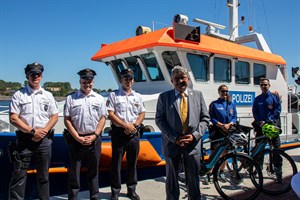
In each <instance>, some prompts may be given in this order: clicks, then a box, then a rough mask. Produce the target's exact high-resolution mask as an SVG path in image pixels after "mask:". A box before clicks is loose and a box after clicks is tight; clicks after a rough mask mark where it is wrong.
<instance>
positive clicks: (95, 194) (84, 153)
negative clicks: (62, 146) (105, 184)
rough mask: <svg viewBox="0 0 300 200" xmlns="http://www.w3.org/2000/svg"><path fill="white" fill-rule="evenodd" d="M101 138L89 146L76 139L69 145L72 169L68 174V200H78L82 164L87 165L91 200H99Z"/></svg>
mask: <svg viewBox="0 0 300 200" xmlns="http://www.w3.org/2000/svg"><path fill="white" fill-rule="evenodd" d="M101 141H102V139H101V137H97V139H96V140H95V141H94V142H93V143H92V144H91V145H89V146H84V145H82V144H80V143H79V142H77V141H76V140H75V139H74V141H73V142H71V143H70V144H69V157H70V167H69V172H68V179H69V185H68V199H77V196H78V193H79V190H80V169H81V164H82V162H85V163H86V165H87V168H88V170H87V181H88V187H89V192H90V199H95V200H96V199H99V179H98V172H99V162H100V155H101Z"/></svg>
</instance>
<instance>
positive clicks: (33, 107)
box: [10, 86, 58, 128]
mask: <svg viewBox="0 0 300 200" xmlns="http://www.w3.org/2000/svg"><path fill="white" fill-rule="evenodd" d="M10 112H11V113H15V114H18V115H19V117H20V119H21V120H22V121H23V122H25V123H26V124H27V125H29V126H30V127H32V128H44V127H45V126H46V125H47V123H48V122H49V119H50V118H51V116H52V115H54V114H57V113H58V109H57V105H56V103H55V100H54V98H53V95H52V94H51V93H50V92H48V91H46V90H44V89H43V88H40V89H39V90H36V91H34V90H33V89H32V88H31V87H29V86H26V87H24V88H22V89H20V90H18V91H16V92H15V93H14V95H13V97H12V100H11V103H10Z"/></svg>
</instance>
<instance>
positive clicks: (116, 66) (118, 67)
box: [111, 59, 125, 81]
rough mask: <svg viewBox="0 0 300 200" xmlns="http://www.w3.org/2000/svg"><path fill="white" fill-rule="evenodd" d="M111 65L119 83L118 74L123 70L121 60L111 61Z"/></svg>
mask: <svg viewBox="0 0 300 200" xmlns="http://www.w3.org/2000/svg"><path fill="white" fill-rule="evenodd" d="M111 63H112V67H113V70H114V71H115V72H116V74H117V75H118V78H119V81H121V79H120V72H121V71H122V70H123V69H125V67H124V65H123V63H122V61H121V59H118V60H113V61H111Z"/></svg>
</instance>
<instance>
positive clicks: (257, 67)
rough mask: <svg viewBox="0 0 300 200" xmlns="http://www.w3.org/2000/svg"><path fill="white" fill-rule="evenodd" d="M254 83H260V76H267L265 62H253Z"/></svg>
mask: <svg viewBox="0 0 300 200" xmlns="http://www.w3.org/2000/svg"><path fill="white" fill-rule="evenodd" d="M253 76H254V85H259V81H260V78H265V77H266V66H265V65H263V64H257V63H254V64H253Z"/></svg>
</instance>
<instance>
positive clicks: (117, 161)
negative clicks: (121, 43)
mask: <svg viewBox="0 0 300 200" xmlns="http://www.w3.org/2000/svg"><path fill="white" fill-rule="evenodd" d="M120 76H121V87H120V88H119V90H116V91H114V92H111V93H110V96H109V98H108V100H107V103H106V106H107V110H108V115H109V119H110V120H111V122H112V133H111V142H112V166H111V173H110V176H111V199H112V200H115V199H118V195H119V193H120V190H121V164H122V158H123V156H124V153H125V152H126V160H127V182H126V185H127V196H128V197H129V198H130V199H134V200H138V199H140V197H139V196H138V194H137V193H136V185H137V172H136V164H137V156H138V153H139V148H140V144H139V134H138V128H137V127H138V126H139V125H141V124H142V122H143V120H144V117H145V108H144V105H143V102H142V98H141V95H140V94H139V93H137V92H135V91H133V90H132V85H133V77H134V72H133V71H132V70H131V69H124V70H122V71H121V73H120Z"/></svg>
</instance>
